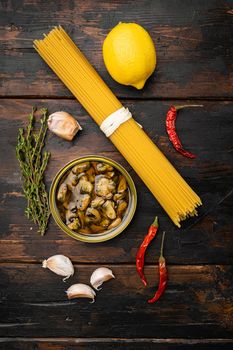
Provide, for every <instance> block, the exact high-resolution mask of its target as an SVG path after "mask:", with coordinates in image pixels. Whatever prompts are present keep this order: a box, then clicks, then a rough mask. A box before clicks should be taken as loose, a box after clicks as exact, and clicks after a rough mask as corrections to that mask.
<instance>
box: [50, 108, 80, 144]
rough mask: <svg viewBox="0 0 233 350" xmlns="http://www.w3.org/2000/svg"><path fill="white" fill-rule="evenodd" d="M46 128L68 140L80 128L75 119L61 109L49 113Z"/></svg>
mask: <svg viewBox="0 0 233 350" xmlns="http://www.w3.org/2000/svg"><path fill="white" fill-rule="evenodd" d="M48 128H49V130H50V131H52V132H53V133H54V134H56V135H57V136H60V137H62V138H63V139H65V140H68V141H71V140H72V139H73V138H74V136H75V135H76V133H77V132H78V131H79V130H82V128H81V126H80V125H79V123H78V122H77V120H76V119H74V117H72V115H70V114H69V113H66V112H63V111H60V112H55V113H53V114H50V116H49V118H48Z"/></svg>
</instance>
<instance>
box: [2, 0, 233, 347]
mask: <svg viewBox="0 0 233 350" xmlns="http://www.w3.org/2000/svg"><path fill="white" fill-rule="evenodd" d="M0 16H1V17H0V44H1V56H0V77H1V80H0V97H1V100H0V111H1V117H0V123H1V125H0V132H1V137H0V150H1V156H0V161H1V167H0V202H1V206H0V211H1V218H0V232H1V241H0V269H1V275H0V296H1V300H0V337H1V338H0V349H1V350H3V349H4V350H6V349H7V350H11V349H15V350H16V349H17V350H21V349H22V350H28V349H40V350H50V349H54V350H55V349H56V350H58V349H59V350H71V349H80V350H81V349H82V350H94V349H103V350H110V349H112V350H113V349H127V350H130V349H133V350H141V349H148V350H150V349H157V350H160V349H161V350H162V349H163V350H164V349H168V350H171V349H176V350H179V349H198V350H202V349H211V350H212V349H214V350H215V349H217V350H221V349H232V348H233V302H232V292H233V288H232V285H233V283H232V280H233V254H232V252H233V230H232V228H233V215H232V200H233V195H232V193H233V190H232V175H233V157H232V151H233V148H232V122H233V118H232V116H233V103H232V101H233V70H232V68H233V1H224V0H223V1H220V0H219V1H213V0H212V1H209V0H205V1H191V0H183V1H178V0H176V1H168V0H164V1H152V0H151V1H146V0H142V1H139V0H138V1H127V0H124V1H91V0H86V1H74V0H70V1H64V0H63V1H60V0H59V1H58V0H56V1H52V0H48V1H43V0H41V1H36V0H34V1H33V0H30V1H29V0H27V1H23V0H12V1H10V0H9V1H8V0H1V1H0ZM119 21H123V22H124V21H125V22H130V21H132V22H137V23H139V24H141V25H143V26H144V27H145V28H146V29H147V30H148V31H149V32H150V34H151V36H152V38H153V40H154V43H155V45H156V48H157V55H158V65H157V69H156V71H155V73H154V74H153V76H152V77H151V78H150V80H149V81H148V83H147V84H146V86H145V88H144V89H143V91H137V90H135V89H133V88H130V87H124V86H121V85H119V84H117V83H116V82H114V81H113V80H112V79H111V78H110V76H109V75H108V73H107V71H106V69H105V67H104V64H103V60H102V51H101V48H102V43H103V40H104V38H105V36H106V34H107V33H108V32H109V30H110V29H111V28H112V27H113V26H115V25H116V24H117V23H118V22H119ZM57 24H61V25H63V26H64V27H65V29H66V30H67V31H68V32H69V33H70V35H71V37H72V38H73V39H74V41H75V42H76V43H77V44H78V45H79V47H80V48H81V49H82V50H83V52H84V53H85V54H86V56H87V57H88V59H89V60H90V62H91V63H92V64H93V65H94V66H95V67H96V68H97V70H98V71H99V73H100V74H101V76H102V77H103V78H104V79H105V81H106V82H107V83H108V85H109V86H110V87H111V88H112V90H113V91H114V92H115V93H116V94H117V96H118V97H119V98H120V99H121V100H122V101H123V102H124V105H125V106H128V107H129V108H130V110H131V111H132V112H133V114H134V116H135V117H136V119H137V121H138V122H139V123H141V124H143V127H144V129H145V131H146V132H147V133H148V134H149V135H150V137H151V138H152V139H153V140H154V142H155V143H156V144H157V145H158V146H159V148H160V149H161V150H162V151H163V152H164V154H165V155H166V156H167V157H168V159H169V160H170V161H171V162H172V163H173V164H174V166H175V167H176V168H177V169H178V170H179V171H180V173H181V174H182V175H183V176H184V177H185V179H186V180H187V181H188V183H189V184H191V186H192V187H193V188H194V189H195V190H196V191H197V192H198V194H199V195H200V196H201V198H202V199H203V208H202V209H201V211H200V216H199V218H198V219H196V220H194V221H189V222H187V223H185V224H184V225H183V227H182V229H177V228H176V227H174V226H173V224H172V223H171V221H170V220H169V219H168V217H167V215H166V214H165V213H164V211H163V210H162V209H161V207H160V206H159V205H158V203H157V202H156V200H155V199H154V198H153V196H152V195H151V193H150V192H149V190H148V189H147V188H146V187H145V186H144V185H143V183H142V182H141V180H140V179H139V178H138V177H137V175H136V174H135V173H134V171H133V170H132V169H131V168H130V166H129V165H128V164H127V163H126V161H125V160H124V159H123V158H122V156H121V155H120V154H119V153H118V151H117V150H116V149H115V148H114V146H113V145H112V144H111V143H110V142H109V141H108V140H107V139H106V138H105V137H104V135H103V134H102V133H101V132H100V131H99V129H98V127H97V126H96V125H95V123H94V122H93V121H92V119H91V118H90V117H89V115H87V113H86V112H85V110H84V109H83V108H82V107H81V106H80V105H79V103H78V102H77V101H76V100H75V99H74V98H73V96H72V95H71V93H70V92H69V91H68V90H67V89H66V88H65V87H64V86H63V84H62V83H61V82H60V81H59V80H58V78H57V77H56V76H55V74H54V73H53V72H52V71H51V70H50V69H49V68H48V67H47V66H46V64H45V63H44V62H43V61H42V60H41V59H40V57H39V56H38V54H37V53H36V52H35V51H34V49H33V48H32V40H33V39H35V38H40V37H41V36H42V34H43V33H44V32H48V31H49V30H50V29H51V28H52V27H53V26H54V25H57ZM194 102H195V103H202V104H203V105H204V108H203V109H195V110H194V109H193V110H191V109H190V110H187V111H186V112H181V113H180V118H179V119H178V122H177V127H178V130H179V134H180V137H181V139H182V140H183V143H184V145H187V146H188V147H189V149H190V150H191V151H193V152H194V153H196V154H197V155H198V157H197V159H196V160H189V159H185V158H184V157H182V156H181V155H179V154H177V153H176V152H175V150H174V149H173V148H172V146H171V145H170V143H169V141H168V138H167V135H166V131H165V114H166V111H167V109H168V108H169V106H170V105H171V104H172V103H175V104H181V103H194ZM32 105H36V106H37V107H38V108H40V107H44V106H45V107H48V108H49V111H50V112H55V111H57V110H65V111H68V112H70V113H71V114H73V115H74V116H76V117H77V119H78V120H79V121H80V123H81V125H82V126H83V129H84V130H83V132H82V133H81V134H79V136H78V137H77V138H75V140H74V141H73V142H71V143H69V142H66V141H63V140H61V139H59V138H57V137H56V136H54V135H52V134H49V136H48V139H47V148H48V149H49V150H51V153H52V157H51V161H50V164H49V168H48V172H47V174H46V182H47V185H48V187H49V185H50V182H51V180H52V178H53V176H54V175H55V173H56V172H57V171H58V169H60V167H61V166H63V165H64V164H65V163H67V161H69V160H72V159H74V158H76V157H79V156H83V155H86V154H90V153H95V154H100V155H105V156H108V157H110V158H113V159H115V160H117V161H119V162H120V163H121V164H123V165H124V166H125V167H126V168H127V169H128V171H129V172H130V173H131V175H132V177H133V179H134V180H135V183H136V186H137V191H138V197H139V201H138V208H137V212H136V215H135V217H134V219H133V221H132V223H131V224H130V226H129V227H128V228H127V229H126V230H125V232H124V233H123V234H121V235H120V236H118V237H117V238H115V239H114V240H112V241H109V242H106V243H102V244H98V245H90V244H84V243H81V242H78V241H77V242H76V241H74V240H73V239H71V238H69V237H68V236H66V235H65V234H64V233H63V232H62V231H61V230H60V229H58V227H57V226H56V225H55V223H54V221H53V220H51V222H50V225H49V229H48V232H47V234H46V235H45V236H44V237H40V236H39V235H38V234H37V232H36V228H35V227H33V228H32V229H31V226H32V225H31V223H30V222H29V221H28V220H27V219H26V218H25V216H24V208H25V200H24V198H23V195H22V192H21V191H22V190H21V180H20V173H19V168H18V164H17V161H16V158H15V146H16V136H17V131H18V128H19V127H22V126H25V125H26V123H27V114H28V113H29V112H30V109H31V106H32ZM90 140H91V142H90ZM154 169H155V171H158V170H157V167H156V164H155V165H154ZM155 214H157V215H158V216H159V218H160V228H161V229H160V237H161V232H162V230H166V232H167V236H166V243H165V252H166V257H167V261H168V269H169V284H168V288H167V291H166V294H165V295H164V297H163V298H162V299H161V301H159V302H158V303H157V304H155V305H148V304H147V302H146V300H147V298H148V297H149V296H151V295H152V294H153V291H154V289H155V286H156V285H157V282H158V276H157V270H156V269H157V268H156V262H157V259H158V254H159V243H160V239H158V240H156V241H155V242H153V247H150V249H149V252H148V256H147V258H146V264H147V266H146V273H147V275H148V280H149V288H143V286H142V284H141V283H140V281H139V278H138V277H137V275H136V272H135V263H134V261H135V253H136V250H137V248H138V246H139V244H140V242H141V240H142V238H143V236H144V235H145V232H146V231H147V227H148V225H149V224H150V222H151V221H152V219H153V217H154V215H155ZM54 254H65V255H67V256H69V257H70V258H71V259H72V261H73V262H74V263H75V270H76V273H75V276H74V277H73V278H71V279H70V280H69V281H67V282H66V284H64V283H63V282H62V281H61V278H60V277H58V276H56V275H54V274H52V273H51V272H50V271H48V270H43V269H42V268H41V261H42V260H43V259H44V258H46V257H49V256H51V255H54ZM101 265H105V266H109V267H110V268H112V269H113V271H114V273H115V274H116V280H114V281H111V282H109V283H108V285H105V286H104V288H103V290H102V291H101V292H100V293H98V297H97V300H96V303H95V304H89V303H88V302H87V301H86V300H80V299H79V300H77V301H72V302H70V301H67V298H66V295H65V293H64V290H65V289H66V288H67V286H69V285H71V284H72V283H75V282H76V281H82V282H86V283H87V282H88V281H89V276H90V273H91V272H92V271H93V270H94V269H95V268H96V267H97V266H101Z"/></svg>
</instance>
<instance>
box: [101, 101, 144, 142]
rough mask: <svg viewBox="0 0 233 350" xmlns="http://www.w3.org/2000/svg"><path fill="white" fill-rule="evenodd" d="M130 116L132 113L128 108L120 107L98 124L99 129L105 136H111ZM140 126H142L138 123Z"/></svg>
mask: <svg viewBox="0 0 233 350" xmlns="http://www.w3.org/2000/svg"><path fill="white" fill-rule="evenodd" d="M130 118H132V114H131V113H130V111H129V110H128V108H125V107H122V108H120V109H118V110H117V111H116V112H114V113H112V114H110V115H109V116H108V117H107V118H106V119H105V120H104V121H103V123H102V124H101V125H100V130H102V131H103V132H104V133H105V135H106V136H107V137H109V136H111V135H112V134H113V133H114V131H115V130H116V129H117V128H119V126H120V125H121V124H123V123H125V122H127V120H129V119H130ZM138 125H139V126H140V127H141V128H142V126H141V125H140V124H138Z"/></svg>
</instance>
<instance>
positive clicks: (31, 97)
mask: <svg viewBox="0 0 233 350" xmlns="http://www.w3.org/2000/svg"><path fill="white" fill-rule="evenodd" d="M116 97H117V98H118V99H119V100H122V101H127V100H129V101H134V100H138V101H174V100H177V101H185V100H193V101H216V102H218V101H219V102H221V101H233V96H230V97H229V96H219V97H216V96H204V97H203V96H184V97H177V96H175V97H159V96H158V97H141V96H129V97H126V96H120V95H119V96H116ZM0 99H8V100H14V99H19V100H20V99H21V100H35V99H36V100H44V99H45V100H74V101H75V100H77V99H76V97H74V96H56V95H50V96H46V95H0Z"/></svg>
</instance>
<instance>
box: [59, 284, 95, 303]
mask: <svg viewBox="0 0 233 350" xmlns="http://www.w3.org/2000/svg"><path fill="white" fill-rule="evenodd" d="M66 294H67V297H68V299H75V298H90V299H92V303H94V302H95V296H96V294H95V291H94V290H93V289H92V288H91V287H89V286H88V285H87V284H83V283H77V284H73V285H72V286H70V288H68V290H67V291H66Z"/></svg>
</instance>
